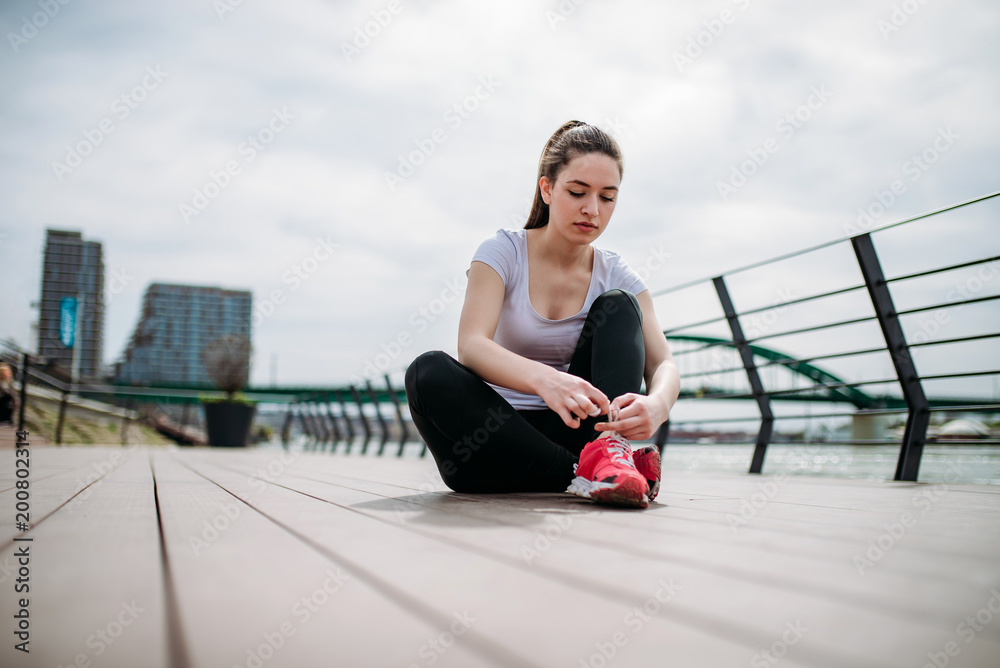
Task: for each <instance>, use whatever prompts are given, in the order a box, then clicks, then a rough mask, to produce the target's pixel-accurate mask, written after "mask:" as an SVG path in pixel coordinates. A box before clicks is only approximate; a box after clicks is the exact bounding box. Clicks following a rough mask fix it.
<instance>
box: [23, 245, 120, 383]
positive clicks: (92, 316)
mask: <svg viewBox="0 0 1000 668" xmlns="http://www.w3.org/2000/svg"><path fill="white" fill-rule="evenodd" d="M66 297H69V298H75V299H78V300H80V303H79V306H78V308H77V318H78V320H79V323H78V325H77V329H76V339H77V340H76V341H75V342H74V347H78V356H79V359H78V360H77V364H78V370H79V378H80V379H82V380H89V381H94V380H99V377H100V375H101V361H102V357H103V354H104V253H103V249H102V247H101V244H100V242H97V241H85V240H84V239H83V235H82V234H81V233H80V232H68V231H64V230H51V229H50V230H46V237H45V256H44V260H43V261H42V297H41V300H40V301H39V305H38V311H39V313H38V354H39V355H41V356H42V357H43V358H45V359H46V361H47V362H48V363H49V364H50V365H52V366H57V367H59V368H61V369H62V370H63V371H65V372H66V373H68V372H70V371H71V370H72V367H73V349H71V348H68V347H66V346H65V345H64V344H63V342H62V340H61V339H60V336H59V328H60V317H61V316H60V311H61V304H62V301H63V298H66Z"/></svg>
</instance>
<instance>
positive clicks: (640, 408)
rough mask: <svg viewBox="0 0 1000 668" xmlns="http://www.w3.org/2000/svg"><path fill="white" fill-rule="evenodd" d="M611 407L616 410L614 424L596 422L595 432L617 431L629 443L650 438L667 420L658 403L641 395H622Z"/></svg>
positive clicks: (665, 413)
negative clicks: (616, 416)
mask: <svg viewBox="0 0 1000 668" xmlns="http://www.w3.org/2000/svg"><path fill="white" fill-rule="evenodd" d="M611 405H612V406H613V407H615V408H617V409H618V411H619V412H618V419H617V420H615V421H614V422H598V423H597V424H596V425H595V426H594V428H595V429H596V430H597V431H617V432H618V433H619V434H621V435H622V436H624V437H625V438H627V439H628V440H630V441H641V440H644V439H647V438H651V437H652V436H653V433H654V432H655V431H656V429H657V428H658V427H659V426H660V424H662V423H663V422H664V421H666V419H667V412H665V411H663V409H662V407H661V406H660V402H658V401H656V400H655V399H654V398H653V397H647V396H645V395H643V394H633V393H631V392H629V393H628V394H623V395H621V396H620V397H615V400H614V401H612V402H611Z"/></svg>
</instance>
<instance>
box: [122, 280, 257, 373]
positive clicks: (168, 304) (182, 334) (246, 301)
mask: <svg viewBox="0 0 1000 668" xmlns="http://www.w3.org/2000/svg"><path fill="white" fill-rule="evenodd" d="M252 308H253V296H252V294H251V293H250V292H249V291H246V290H225V289H223V288H214V287H203V286H195V285H171V284H166V283H153V284H152V285H150V286H149V287H148V288H147V289H146V294H145V296H144V297H143V302H142V314H141V315H140V317H139V322H138V324H137V325H136V327H135V332H134V333H133V334H132V338H131V340H130V341H129V344H128V347H127V348H126V350H125V353H124V354H123V356H122V359H121V361H120V362H119V363H118V364H117V365H116V372H115V380H116V381H117V382H121V383H128V384H133V385H149V384H156V383H165V384H180V385H206V386H208V385H211V381H210V379H209V377H208V374H207V373H206V372H205V366H204V362H203V360H202V351H203V350H204V348H205V345H206V344H208V343H209V342H211V341H213V340H214V339H217V338H219V337H221V336H224V335H226V334H238V335H240V336H245V337H247V338H250V319H251V310H252Z"/></svg>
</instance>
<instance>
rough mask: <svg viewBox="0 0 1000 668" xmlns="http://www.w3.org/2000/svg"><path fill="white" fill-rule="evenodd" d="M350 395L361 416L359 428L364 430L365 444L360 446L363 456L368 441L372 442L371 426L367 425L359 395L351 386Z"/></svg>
mask: <svg viewBox="0 0 1000 668" xmlns="http://www.w3.org/2000/svg"><path fill="white" fill-rule="evenodd" d="M351 395H352V396H353V397H354V403H356V404H357V405H358V414H359V415H360V416H361V427H362V428H363V429H364V430H365V442H364V444H363V445H362V446H361V453H362V454H364V453H365V452H366V451H367V450H368V441H370V440H372V426H371V424H369V423H368V416H367V415H365V410H364V408H365V407H364V404H363V400H362V399H361V393H360V392H358V388H357V387H356V386H354V385H351Z"/></svg>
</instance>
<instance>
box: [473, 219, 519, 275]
mask: <svg viewBox="0 0 1000 668" xmlns="http://www.w3.org/2000/svg"><path fill="white" fill-rule="evenodd" d="M512 237H513V235H512V234H511V233H510V232H508V231H507V230H498V231H497V233H496V234H495V235H493V236H492V237H490V238H489V239H487V240H486V241H484V242H483V243H481V244H479V248H478V249H476V253H475V255H473V256H472V261H473V262H476V261H479V262H483V263H485V264H488V265H489V266H491V267H493V269H494V271H496V272H497V273H498V274H500V278H501V279H502V280H503V284H504V285H507V284H508V283H510V280H511V277H513V276H514V267H515V265H516V263H517V246H515V241H514V239H513V238H512Z"/></svg>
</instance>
